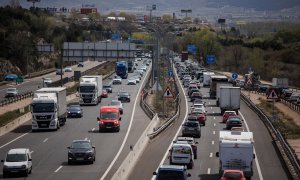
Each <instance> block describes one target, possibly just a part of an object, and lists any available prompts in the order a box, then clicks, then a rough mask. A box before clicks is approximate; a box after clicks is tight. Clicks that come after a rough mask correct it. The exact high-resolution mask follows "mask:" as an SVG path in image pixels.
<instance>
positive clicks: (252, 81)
mask: <svg viewBox="0 0 300 180" xmlns="http://www.w3.org/2000/svg"><path fill="white" fill-rule="evenodd" d="M244 80H245V85H244V89H245V90H256V89H257V87H258V85H260V75H259V74H258V73H256V72H251V73H249V74H245V76H244Z"/></svg>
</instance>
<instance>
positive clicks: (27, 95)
mask: <svg viewBox="0 0 300 180" xmlns="http://www.w3.org/2000/svg"><path fill="white" fill-rule="evenodd" d="M107 63H109V62H105V63H102V64H99V65H98V66H95V67H93V68H91V69H88V70H86V71H84V72H82V73H83V74H82V75H85V74H88V73H90V72H92V71H95V70H96V69H98V68H99V67H101V66H104V65H106V64H107ZM113 73H114V72H113ZM73 79H74V76H72V77H69V78H68V77H65V78H63V79H62V81H63V84H66V83H68V82H71V81H73ZM60 84H61V81H60V80H58V81H55V82H52V83H50V84H48V85H47V86H48V87H58V86H60ZM30 97H33V92H32V91H30V92H26V93H23V94H20V95H17V96H15V97H11V98H8V99H4V100H2V101H0V107H2V106H6V105H8V104H11V103H14V102H17V101H20V100H23V99H26V98H30Z"/></svg>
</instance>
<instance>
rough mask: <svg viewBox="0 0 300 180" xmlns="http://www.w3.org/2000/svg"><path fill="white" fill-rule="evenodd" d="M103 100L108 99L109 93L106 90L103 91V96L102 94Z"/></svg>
mask: <svg viewBox="0 0 300 180" xmlns="http://www.w3.org/2000/svg"><path fill="white" fill-rule="evenodd" d="M101 97H102V98H107V97H108V93H107V91H106V90H105V89H103V90H102V94H101Z"/></svg>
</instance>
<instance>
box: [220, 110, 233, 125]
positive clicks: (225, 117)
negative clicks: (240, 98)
mask: <svg viewBox="0 0 300 180" xmlns="http://www.w3.org/2000/svg"><path fill="white" fill-rule="evenodd" d="M230 116H236V112H235V111H225V112H224V114H223V121H222V122H223V123H226V122H227V119H228V118H229V117H230Z"/></svg>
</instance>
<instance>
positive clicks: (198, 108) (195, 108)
mask: <svg viewBox="0 0 300 180" xmlns="http://www.w3.org/2000/svg"><path fill="white" fill-rule="evenodd" d="M206 112H207V111H206V110H205V107H204V106H202V107H201V106H193V108H191V113H201V114H204V115H206Z"/></svg>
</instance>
